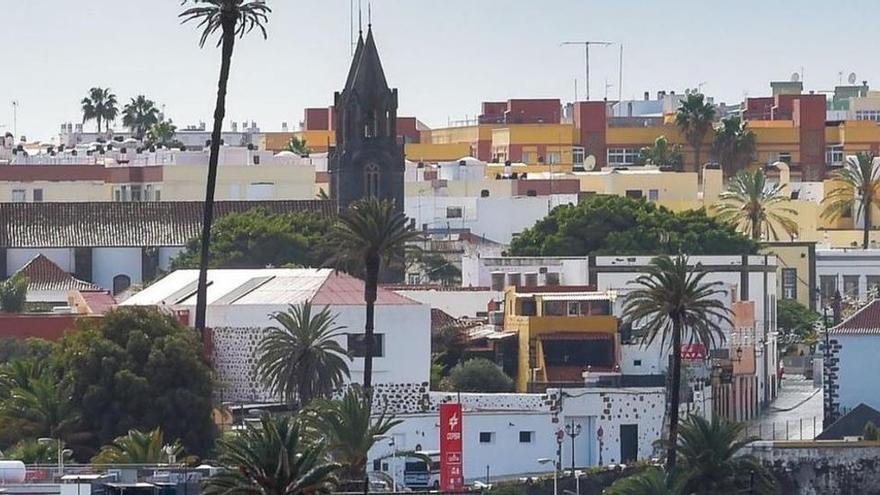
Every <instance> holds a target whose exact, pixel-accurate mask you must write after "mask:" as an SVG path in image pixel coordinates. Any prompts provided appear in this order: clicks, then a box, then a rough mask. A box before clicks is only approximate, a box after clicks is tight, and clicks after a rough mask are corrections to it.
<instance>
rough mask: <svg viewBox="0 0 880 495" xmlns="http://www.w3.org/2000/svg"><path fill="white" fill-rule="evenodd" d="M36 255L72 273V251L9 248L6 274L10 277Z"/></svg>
mask: <svg viewBox="0 0 880 495" xmlns="http://www.w3.org/2000/svg"><path fill="white" fill-rule="evenodd" d="M38 254H42V255H43V256H45V257H47V258H49V259H50V260H52V262H53V263H55V264H56V265H58V266H59V267H61V269H62V270H65V271H68V272H73V271H74V268H75V267H74V264H73V249H69V248H11V249H7V250H6V273H7V274H9V275H12V274H13V273H15V272H16V271H18V270H19V269H20V268H21V267H23V266H24V265H26V264H27V263H28V261H30V260H32V259H34V257H35V256H37V255H38Z"/></svg>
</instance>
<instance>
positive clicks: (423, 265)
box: [408, 249, 461, 286]
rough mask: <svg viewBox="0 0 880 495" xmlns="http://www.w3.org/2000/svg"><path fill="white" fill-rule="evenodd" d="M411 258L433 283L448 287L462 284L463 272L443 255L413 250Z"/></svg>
mask: <svg viewBox="0 0 880 495" xmlns="http://www.w3.org/2000/svg"><path fill="white" fill-rule="evenodd" d="M408 254H410V253H408ZM409 257H410V258H411V261H412V262H414V263H416V264H417V265H418V266H419V268H420V269H421V271H422V273H424V274H425V276H426V277H427V278H428V280H430V281H431V282H435V283H436V282H439V283H440V284H442V285H446V286H451V285H459V284H461V270H460V269H459V268H458V267H457V266H455V265H454V264H452V263H451V262H450V261H449V260H447V259H446V257H445V256H443V255H442V254H440V253H429V252H425V251H423V250H421V249H419V250H413V251H412V252H411V255H410V256H409Z"/></svg>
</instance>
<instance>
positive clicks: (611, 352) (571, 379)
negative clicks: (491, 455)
mask: <svg viewBox="0 0 880 495" xmlns="http://www.w3.org/2000/svg"><path fill="white" fill-rule="evenodd" d="M526 276H527V277H528V274H526ZM530 289H531V288H529V287H519V288H517V287H510V288H508V289H507V291H506V292H505V293H504V330H505V331H507V332H515V333H516V334H517V336H518V340H519V344H518V349H519V351H518V359H517V375H516V389H517V391H518V392H528V391H539V390H542V389H546V388H547V387H548V386H559V385H560V384H566V383H580V384H583V383H584V381H585V379H588V378H589V374H593V376H594V377H597V378H598V377H599V376H601V375H602V374H603V373H619V363H620V339H619V336H618V333H617V325H618V321H617V318H616V317H614V316H612V315H611V303H612V299H613V295H612V294H608V293H605V292H592V291H590V290H589V288H588V287H565V286H556V287H540V288H534V289H535V290H534V291H530ZM585 373H587V374H588V375H587V376H585V375H584V374H585Z"/></svg>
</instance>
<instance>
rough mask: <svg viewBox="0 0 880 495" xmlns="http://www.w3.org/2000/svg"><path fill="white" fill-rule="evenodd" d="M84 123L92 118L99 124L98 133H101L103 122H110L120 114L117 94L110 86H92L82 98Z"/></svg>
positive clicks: (108, 124)
mask: <svg viewBox="0 0 880 495" xmlns="http://www.w3.org/2000/svg"><path fill="white" fill-rule="evenodd" d="M81 105H82V113H83V124H85V123H86V122H88V121H90V120H94V121H96V122H97V124H98V134H100V133H101V123H102V122H107V127H108V128H109V127H110V122H112V121H113V120H115V119H116V116H117V115H119V108H118V107H117V102H116V95H114V94H113V93H111V92H110V88H97V87H96V88H92V89H90V90H89V94H88V95H87V96H86V97H85V98H83V99H82V102H81Z"/></svg>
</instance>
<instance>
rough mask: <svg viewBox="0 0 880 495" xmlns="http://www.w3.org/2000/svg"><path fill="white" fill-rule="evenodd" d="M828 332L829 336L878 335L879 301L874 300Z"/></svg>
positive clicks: (879, 320)
mask: <svg viewBox="0 0 880 495" xmlns="http://www.w3.org/2000/svg"><path fill="white" fill-rule="evenodd" d="M829 332H830V333H831V335H880V299H874V300H873V301H871V302H870V303H868V304H867V305H865V306H864V307H862V309H860V310H858V311H856V312H855V314H853V315H852V316H850V317H849V318H847V319H846V320H843V321H842V322H840V324H838V325H837V326H835V327H833V328H832V329H831V330H829Z"/></svg>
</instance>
